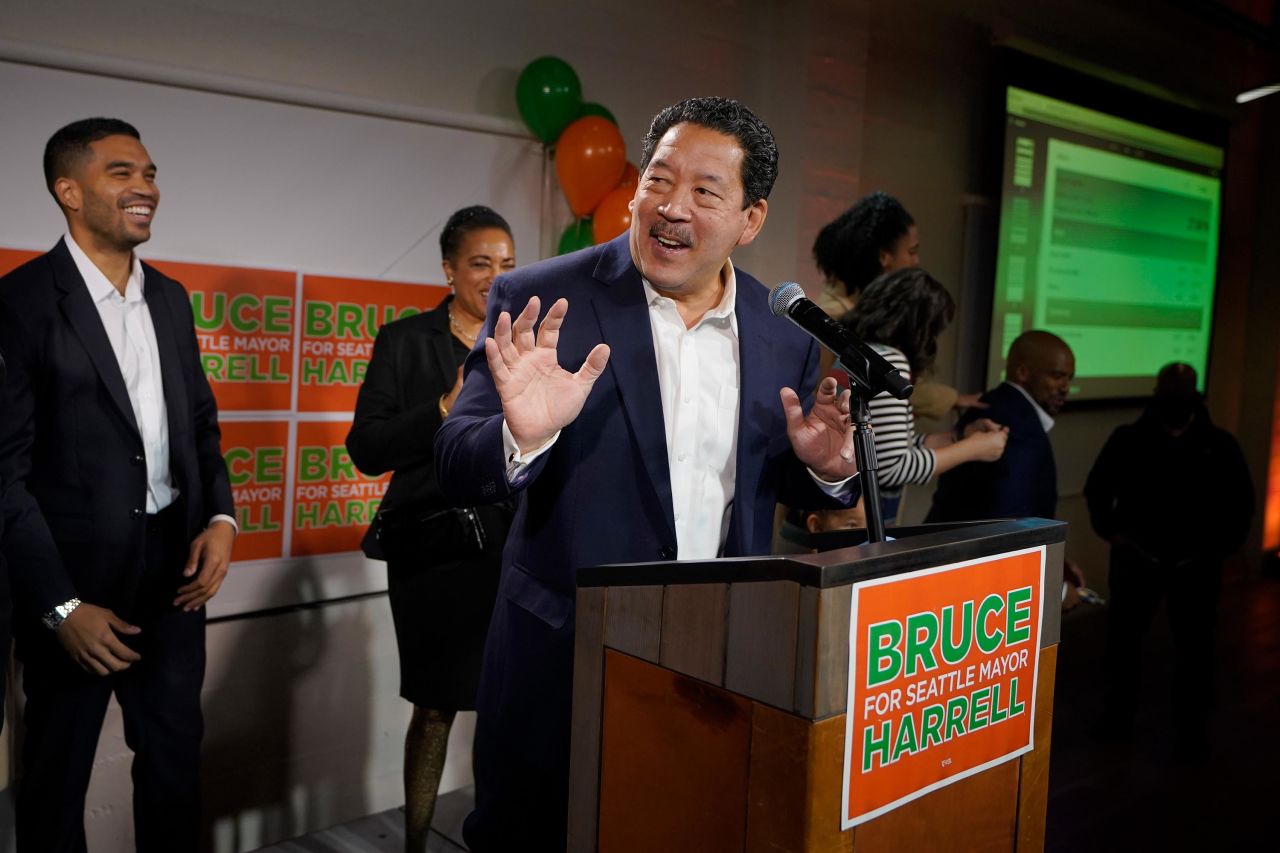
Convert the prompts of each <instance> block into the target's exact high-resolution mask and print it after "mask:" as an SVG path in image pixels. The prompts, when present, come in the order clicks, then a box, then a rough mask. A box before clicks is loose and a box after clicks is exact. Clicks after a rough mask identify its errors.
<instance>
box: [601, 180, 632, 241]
mask: <svg viewBox="0 0 1280 853" xmlns="http://www.w3.org/2000/svg"><path fill="white" fill-rule="evenodd" d="M635 192H636V191H635V190H634V189H627V188H626V187H618V188H617V189H615V190H613V191H611V192H610V193H609V194H608V195H607V196H605V197H604V199H603V200H602V201H601V202H600V206H599V207H597V208H596V212H595V213H593V214H591V238H592V239H593V240H595V241H596V242H597V243H604V242H607V241H609V240H612V239H613V238H614V237H617V236H618V235H619V234H621V233H622V232H623V231H626V230H627V229H628V228H630V227H631V207H630V204H631V198H632V196H634V195H635Z"/></svg>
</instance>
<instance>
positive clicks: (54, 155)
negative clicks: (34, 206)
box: [44, 118, 142, 199]
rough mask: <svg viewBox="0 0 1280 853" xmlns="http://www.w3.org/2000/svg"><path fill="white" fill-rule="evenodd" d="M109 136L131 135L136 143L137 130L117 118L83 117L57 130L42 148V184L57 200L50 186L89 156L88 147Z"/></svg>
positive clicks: (139, 139)
mask: <svg viewBox="0 0 1280 853" xmlns="http://www.w3.org/2000/svg"><path fill="white" fill-rule="evenodd" d="M108 136H132V137H133V138H134V139H137V140H138V141H139V142H141V141H142V137H141V136H139V135H138V129H137V128H136V127H134V126H133V125H131V124H129V123H128V122H127V121H121V120H120V119H118V118H82V119H80V120H79V121H73V122H71V124H69V125H67V126H66V127H63V128H60V129H59V130H58V131H57V132H56V133H54V134H53V136H51V137H49V141H48V142H46V143H45V146H44V185H45V186H46V187H47V188H48V190H49V193H50V194H51V195H52V196H53V197H54V198H55V199H56V198H57V197H58V194H57V193H55V192H54V191H53V185H54V183H55V182H56V181H57V180H58V178H65V177H67V176H68V175H70V174H71V173H72V172H74V171H75V170H76V169H77V168H78V167H79V166H80V163H81V161H83V160H84V159H85V158H86V157H87V156H88V155H89V146H90V145H92V144H93V143H95V142H98V141H100V140H103V139H106V138H107V137H108Z"/></svg>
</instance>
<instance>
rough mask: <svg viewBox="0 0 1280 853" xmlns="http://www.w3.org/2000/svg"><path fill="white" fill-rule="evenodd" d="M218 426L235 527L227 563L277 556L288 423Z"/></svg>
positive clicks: (281, 540) (280, 545)
mask: <svg viewBox="0 0 1280 853" xmlns="http://www.w3.org/2000/svg"><path fill="white" fill-rule="evenodd" d="M220 426H221V428H222V457H223V459H225V460H226V462H227V475H228V477H229V478H230V480H231V498H232V500H234V501H235V504H236V523H237V524H239V525H240V534H239V535H238V536H236V545H235V550H234V551H233V552H232V554H231V556H232V559H234V560H237V561H240V560H263V559H269V558H274V557H283V556H284V527H285V524H284V521H285V515H284V498H285V486H286V484H285V475H286V473H287V472H286V466H287V465H288V463H289V455H288V449H289V422H288V421H223V422H222V423H221V424H220Z"/></svg>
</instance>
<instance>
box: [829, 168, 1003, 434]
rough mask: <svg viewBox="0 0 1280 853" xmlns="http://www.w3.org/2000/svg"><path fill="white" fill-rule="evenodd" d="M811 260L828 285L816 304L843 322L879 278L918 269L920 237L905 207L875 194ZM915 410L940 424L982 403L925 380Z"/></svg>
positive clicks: (835, 228) (840, 222)
mask: <svg viewBox="0 0 1280 853" xmlns="http://www.w3.org/2000/svg"><path fill="white" fill-rule="evenodd" d="M813 259H814V262H815V263H816V264H817V265H818V269H819V270H821V272H822V274H823V277H824V279H825V280H824V283H823V287H822V292H821V293H819V294H818V297H817V298H816V299H815V300H814V301H815V302H816V303H817V304H818V306H819V307H821V308H822V310H824V311H826V312H827V313H828V314H830V315H831V316H832V317H834V318H836V319H837V320H839V319H841V318H842V317H844V316H845V315H846V314H848V313H849V312H851V311H852V310H853V309H854V306H856V305H857V304H858V297H859V296H860V295H861V293H862V291H863V290H865V289H866V287H867V285H869V284H871V282H872V281H874V280H875V279H876V278H878V277H880V276H881V275H884V274H885V273H890V272H895V271H897V270H901V269H908V268H910V267H918V266H920V232H919V230H918V229H917V227H916V221H915V220H914V219H912V217H911V214H910V213H908V212H907V209H906V208H905V207H903V206H902V202H900V201H898V200H897V199H896V198H894V197H893V196H891V195H889V194H887V193H883V192H874V193H871V195H868V196H864V197H862V198H860V199H858V200H857V201H856V202H854V204H853V206H852V207H850V208H849V209H848V210H846V211H845V212H844V213H842V214H840V215H839V216H837V217H836V218H835V219H834V220H832V221H831V222H829V223H827V224H826V225H825V226H824V227H823V228H822V230H821V231H819V232H818V236H817V238H816V239H815V240H814V241H813ZM823 355H824V361H823V369H824V370H826V369H827V368H830V367H831V362H832V360H833V359H832V356H831V355H830V354H828V353H826V352H825V351H824V354H823ZM911 405H912V406H913V407H914V410H915V413H916V414H917V415H919V416H920V417H924V418H929V419H930V420H942V419H943V418H944V417H946V415H947V413H948V412H950V411H951V410H952V409H967V408H971V407H973V406H976V405H980V403H979V402H978V395H977V394H959V393H957V391H956V390H955V389H954V388H951V387H949V386H947V385H943V384H941V383H939V382H934V381H933V380H932V379H931V378H929V377H923V378H922V380H921V381H920V382H918V383H917V384H916V389H915V393H913V394H912V395H911Z"/></svg>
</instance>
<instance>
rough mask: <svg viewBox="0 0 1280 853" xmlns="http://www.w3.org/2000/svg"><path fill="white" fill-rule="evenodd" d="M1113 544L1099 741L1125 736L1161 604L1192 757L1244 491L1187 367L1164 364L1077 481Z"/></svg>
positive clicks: (1245, 515)
mask: <svg viewBox="0 0 1280 853" xmlns="http://www.w3.org/2000/svg"><path fill="white" fill-rule="evenodd" d="M1084 495H1085V500H1086V501H1087V502H1088V505H1089V519H1090V521H1091V522H1092V524H1093V529H1094V530H1095V531H1097V533H1098V535H1099V536H1101V537H1102V538H1103V539H1105V540H1106V541H1107V542H1109V543H1110V545H1111V575H1110V589H1111V592H1110V605H1109V608H1108V613H1107V643H1106V675H1107V678H1106V694H1105V711H1104V713H1103V717H1102V721H1101V724H1100V726H1099V729H1098V734H1099V736H1100V737H1102V738H1104V739H1124V738H1127V737H1128V736H1129V735H1130V734H1131V733H1132V729H1133V715H1134V704H1135V701H1136V698H1137V693H1138V688H1139V686H1140V681H1141V678H1140V671H1141V663H1142V641H1143V638H1144V637H1145V635H1146V633H1147V631H1148V629H1149V628H1150V627H1151V621H1152V619H1153V618H1154V617H1155V614H1156V610H1157V609H1159V605H1160V602H1161V601H1164V603H1165V609H1166V613H1167V615H1168V619H1169V628H1170V631H1171V633H1172V634H1173V642H1174V648H1175V649H1176V651H1177V656H1176V663H1175V669H1176V674H1175V678H1174V685H1175V686H1174V690H1173V697H1174V699H1173V706H1174V713H1175V717H1176V720H1177V724H1178V729H1179V733H1180V736H1181V738H1182V741H1183V743H1182V745H1183V747H1185V748H1186V749H1187V750H1189V751H1190V754H1191V755H1192V756H1193V757H1197V758H1203V757H1204V755H1205V753H1206V751H1207V749H1208V737H1209V717H1210V712H1211V710H1212V697H1213V674H1214V636H1215V633H1216V625H1217V606H1218V595H1219V591H1220V589H1221V586H1222V563H1223V561H1224V560H1225V559H1226V558H1227V557H1228V556H1229V555H1230V554H1231V553H1232V552H1234V551H1236V550H1237V549H1238V548H1240V547H1241V546H1242V545H1243V544H1244V542H1245V539H1246V538H1247V537H1248V534H1249V525H1250V521H1251V520H1252V518H1253V512H1254V491H1253V483H1252V481H1251V480H1250V478H1249V470H1248V468H1247V467H1246V466H1245V461H1244V456H1243V454H1242V453H1241V451H1240V445H1239V443H1238V442H1237V441H1236V440H1235V438H1234V437H1232V435H1231V434H1230V433H1228V432H1227V431H1225V430H1222V429H1219V428H1218V427H1216V426H1214V425H1213V422H1212V420H1210V418H1209V411H1208V409H1207V408H1205V405H1204V402H1203V400H1202V398H1201V396H1200V394H1199V393H1197V391H1196V372H1195V369H1194V368H1193V367H1191V365H1189V364H1182V363H1177V362H1175V363H1173V364H1169V365H1166V366H1165V367H1164V368H1162V369H1161V370H1160V373H1159V375H1158V376H1157V377H1156V387H1155V396H1154V397H1153V398H1152V399H1151V403H1150V404H1149V405H1148V406H1147V408H1146V411H1144V412H1143V413H1142V417H1140V418H1139V419H1138V420H1137V422H1136V423H1132V424H1127V425H1124V426H1121V427H1117V428H1116V430H1115V432H1113V433H1112V434H1111V437H1110V438H1108V439H1107V443H1106V444H1105V445H1104V446H1103V448H1102V452H1101V453H1099V454H1098V459H1097V461H1096V462H1094V464H1093V468H1092V469H1091V470H1090V471H1089V477H1088V479H1087V480H1086V481H1085V487H1084Z"/></svg>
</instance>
